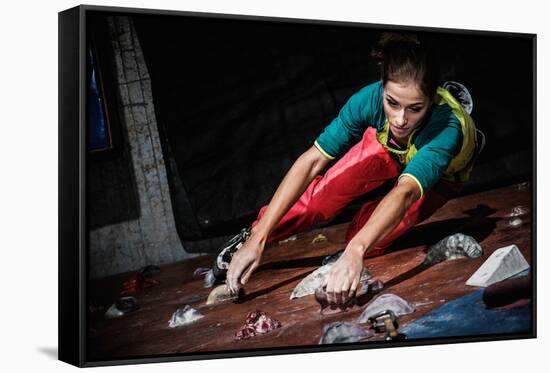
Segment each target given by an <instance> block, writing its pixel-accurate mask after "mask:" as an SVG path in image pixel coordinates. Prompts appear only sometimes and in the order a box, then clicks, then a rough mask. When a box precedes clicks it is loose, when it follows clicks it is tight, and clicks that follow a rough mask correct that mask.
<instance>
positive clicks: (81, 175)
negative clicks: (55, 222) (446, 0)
mask: <svg viewBox="0 0 550 373" xmlns="http://www.w3.org/2000/svg"><path fill="white" fill-rule="evenodd" d="M92 12H95V13H97V12H105V13H109V14H130V15H132V14H133V15H158V16H192V17H197V18H207V19H231V20H254V21H260V22H275V23H277V22H279V23H301V24H316V25H332V26H343V27H345V26H354V27H365V28H375V29H382V30H397V31H414V32H422V31H430V32H440V33H442V34H453V33H454V34H457V33H458V34H461V35H485V36H499V37H503V38H506V37H510V38H514V37H521V38H527V39H529V40H531V41H532V52H533V55H532V60H533V66H532V68H533V74H532V77H533V82H532V92H533V107H532V115H533V123H532V136H531V144H532V154H531V156H532V158H531V160H532V164H531V175H530V176H531V177H530V181H531V187H532V189H531V197H532V198H531V206H530V207H531V211H532V229H531V243H532V257H531V259H532V266H531V270H532V278H533V279H534V282H533V294H536V289H537V286H536V271H537V249H536V248H537V245H536V235H535V233H536V229H537V221H536V216H537V214H536V185H537V184H536V172H535V170H536V71H537V70H536V41H537V39H536V35H534V34H517V33H502V32H499V33H496V32H492V31H478V30H456V29H437V28H423V27H410V26H402V25H380V24H356V23H351V22H332V21H318V20H303V19H285V18H272V17H255V16H242V15H227V14H211V13H195V12H182V11H166V10H152V9H137V8H116V7H102V6H89V5H82V6H78V7H75V8H71V9H68V10H65V11H63V12H60V13H59V39H58V43H59V55H58V56H59V273H58V276H59V359H60V360H62V361H65V362H67V363H69V364H73V365H76V366H80V367H93V366H105V365H121V364H137V363H151V362H171V361H186V360H197V359H217V358H229V357H250V356H262V355H283V354H295V353H311V352H328V351H341V350H357V349H371V348H388V347H403V346H417V345H436V344H447V343H463V342H480V341H496V340H513V339H525V338H536V335H537V333H536V331H537V313H536V310H537V307H536V305H537V302H536V297H535V298H534V299H533V301H532V330H531V332H529V333H520V334H513V335H499V336H469V337H460V338H456V337H454V338H438V339H427V340H412V341H403V342H393V343H392V344H391V345H388V344H386V343H377V342H374V343H370V344H368V345H365V344H362V345H357V344H349V345H334V346H329V345H308V346H289V347H288V348H272V349H252V350H231V351H223V352H221V351H211V352H207V353H187V354H173V355H154V356H140V357H131V358H125V357H118V356H115V357H113V358H112V359H103V360H89V358H88V355H87V328H88V320H87V297H88V295H89V289H88V281H89V277H88V273H89V253H88V250H87V248H88V245H89V216H88V206H87V204H88V203H89V200H88V199H87V198H88V192H89V191H88V190H87V188H86V185H87V184H86V181H87V180H86V178H87V170H88V162H89V160H90V157H96V158H97V157H98V156H99V157H100V158H106V159H110V158H113V157H119V156H120V149H121V148H122V147H123V145H122V139H121V138H122V136H123V135H122V134H121V132H120V123H119V119H118V115H119V113H116V112H114V111H111V110H109V111H108V117H109V118H110V119H109V120H110V121H111V123H112V128H113V132H112V133H113V146H112V147H110V149H109V151H107V152H105V153H104V154H103V155H97V154H94V155H90V154H88V152H87V151H86V149H87V131H86V128H87V127H86V118H87V116H86V113H87V109H86V97H87V85H86V84H87V83H86V81H87V80H86V66H87V65H86V54H87V50H88V45H89V43H88V41H89V40H90V39H89V37H90V35H88V28H87V19H88V16H89V15H90V14H91V13H92ZM105 53H107V52H105V50H103V51H102V52H101V53H99V52H98V55H99V56H101V55H102V56H105ZM100 60H101V64H102V66H103V69H102V71H109V70H110V69H109V67H108V66H107V64H106V63H105V60H104V59H102V58H100ZM106 81H107V82H106V83H105V85H106V86H108V85H109V84H110V83H109V82H110V81H112V80H111V79H107V80H106ZM111 89H112V87H111ZM111 89H106V92H109V93H107V95H106V100H107V102H114V101H116V100H117V98H116V97H114V96H113V95H112V93H110V92H112V90H111Z"/></svg>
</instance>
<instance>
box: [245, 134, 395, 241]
mask: <svg viewBox="0 0 550 373" xmlns="http://www.w3.org/2000/svg"><path fill="white" fill-rule="evenodd" d="M401 169H402V166H401V165H400V164H399V163H398V162H397V161H396V160H394V159H393V158H392V157H391V155H390V153H389V152H388V151H387V150H386V149H384V148H383V147H382V145H380V144H379V143H378V140H377V139H376V130H375V129H374V128H369V129H367V131H365V134H364V135H363V138H362V139H361V141H360V142H359V143H357V144H356V145H355V146H353V147H352V148H351V149H350V150H349V151H348V152H347V153H346V154H345V155H344V156H343V157H342V158H341V159H340V160H339V161H338V162H336V163H335V164H334V165H333V166H332V167H331V168H330V169H328V170H327V172H326V173H325V175H324V176H317V177H316V178H315V179H314V180H313V181H312V182H311V184H310V185H309V187H308V188H307V189H306V191H305V192H304V193H303V194H302V196H301V197H300V199H299V200H298V201H297V202H296V203H295V204H294V205H293V206H292V207H291V208H290V210H289V211H288V212H287V213H286V214H285V215H284V216H283V218H282V219H281V221H280V222H279V224H277V226H276V227H275V229H274V230H273V231H272V232H271V234H270V236H269V238H268V243H271V242H276V241H280V240H282V239H284V238H287V237H288V236H291V235H293V234H296V233H298V232H303V231H305V230H307V229H308V228H310V227H311V226H312V225H314V224H316V223H319V222H324V221H328V220H330V219H331V218H333V217H334V216H336V215H337V214H338V213H340V212H341V211H342V210H343V209H344V207H345V206H346V205H348V204H349V203H350V202H351V201H353V200H354V199H356V198H358V197H360V196H361V195H364V194H365V193H367V192H369V191H371V190H373V189H375V188H377V187H378V186H380V185H382V184H383V183H384V182H386V181H387V180H390V179H394V178H396V177H397V176H399V174H400V172H401ZM266 208H267V206H264V207H262V209H261V210H260V213H259V215H258V219H257V220H256V221H255V222H254V223H253V224H252V226H254V225H256V224H257V223H258V220H259V219H261V217H262V215H263V214H264V212H265V210H266Z"/></svg>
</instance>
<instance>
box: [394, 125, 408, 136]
mask: <svg viewBox="0 0 550 373" xmlns="http://www.w3.org/2000/svg"><path fill="white" fill-rule="evenodd" d="M392 132H394V133H395V134H396V135H406V134H407V133H408V132H409V129H408V128H407V127H395V126H392Z"/></svg>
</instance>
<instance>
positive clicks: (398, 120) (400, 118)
mask: <svg viewBox="0 0 550 373" xmlns="http://www.w3.org/2000/svg"><path fill="white" fill-rule="evenodd" d="M395 124H396V125H398V126H399V127H403V126H405V125H406V124H407V116H406V115H405V110H400V111H399V112H398V113H397V115H396V117H395Z"/></svg>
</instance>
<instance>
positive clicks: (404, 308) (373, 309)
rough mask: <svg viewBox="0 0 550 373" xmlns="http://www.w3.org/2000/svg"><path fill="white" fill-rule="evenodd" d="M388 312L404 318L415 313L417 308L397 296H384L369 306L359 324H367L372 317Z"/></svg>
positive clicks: (360, 317)
mask: <svg viewBox="0 0 550 373" xmlns="http://www.w3.org/2000/svg"><path fill="white" fill-rule="evenodd" d="M386 310H391V311H393V313H394V314H395V316H403V315H408V314H409V313H413V312H414V311H415V308H414V306H413V305H412V304H410V303H409V302H407V301H406V300H405V299H403V298H401V297H399V296H397V295H395V294H382V295H380V296H378V297H376V298H375V299H374V300H373V301H372V302H370V303H369V304H368V306H367V308H365V310H364V311H363V313H362V314H361V316H359V319H358V320H357V322H358V323H360V324H362V323H366V322H367V321H368V320H369V318H370V317H371V316H374V315H376V314H377V313H380V312H383V311H386Z"/></svg>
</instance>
